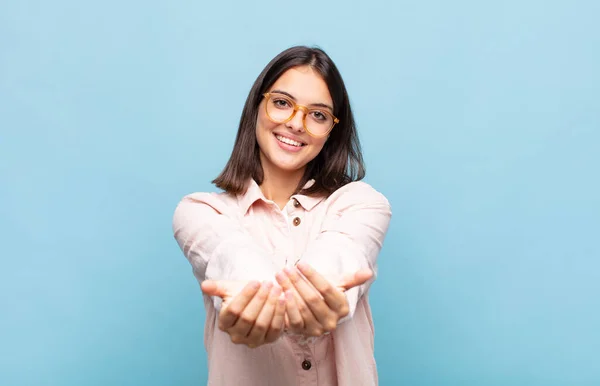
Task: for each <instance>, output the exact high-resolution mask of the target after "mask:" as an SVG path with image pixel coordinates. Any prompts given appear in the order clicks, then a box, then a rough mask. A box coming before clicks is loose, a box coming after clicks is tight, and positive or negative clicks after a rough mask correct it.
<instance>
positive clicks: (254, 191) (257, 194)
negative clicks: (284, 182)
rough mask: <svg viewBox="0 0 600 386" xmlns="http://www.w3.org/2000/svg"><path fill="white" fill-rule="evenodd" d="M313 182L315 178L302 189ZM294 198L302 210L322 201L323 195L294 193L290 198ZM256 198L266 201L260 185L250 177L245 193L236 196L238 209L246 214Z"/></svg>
mask: <svg viewBox="0 0 600 386" xmlns="http://www.w3.org/2000/svg"><path fill="white" fill-rule="evenodd" d="M314 183H315V180H309V181H308V182H307V183H306V184H305V185H304V186H303V187H302V189H308V188H310V187H311V186H312V185H313V184H314ZM292 198H295V199H296V200H298V202H299V203H300V205H302V207H303V208H304V210H307V211H309V210H311V209H312V208H314V207H315V206H316V205H317V204H318V203H319V202H321V201H323V199H324V198H325V197H313V196H305V195H303V194H294V195H293V196H292V197H290V199H292ZM258 200H262V201H265V202H268V201H269V200H267V199H266V198H265V195H264V194H263V192H262V190H260V186H258V184H257V183H256V181H254V179H253V178H250V180H249V181H248V188H247V189H246V193H244V194H241V195H239V196H238V202H239V204H240V209H242V213H244V214H246V213H247V212H248V209H250V207H251V206H252V205H254V203H255V202H256V201H258Z"/></svg>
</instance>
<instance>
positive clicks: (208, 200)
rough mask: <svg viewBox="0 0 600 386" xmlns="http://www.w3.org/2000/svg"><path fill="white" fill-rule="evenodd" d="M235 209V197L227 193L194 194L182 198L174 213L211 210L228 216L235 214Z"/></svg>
mask: <svg viewBox="0 0 600 386" xmlns="http://www.w3.org/2000/svg"><path fill="white" fill-rule="evenodd" d="M237 207H238V200H237V197H235V196H232V195H230V194H228V193H216V192H195V193H190V194H187V195H185V196H183V198H182V199H181V200H180V201H179V203H178V205H177V208H176V209H175V213H178V212H181V211H186V210H195V209H198V208H212V209H213V210H214V211H215V212H217V213H220V214H229V213H233V212H235V209H236V208H237Z"/></svg>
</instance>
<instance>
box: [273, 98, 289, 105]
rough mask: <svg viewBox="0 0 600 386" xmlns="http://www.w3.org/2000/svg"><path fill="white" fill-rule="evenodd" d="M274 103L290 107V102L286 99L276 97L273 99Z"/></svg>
mask: <svg viewBox="0 0 600 386" xmlns="http://www.w3.org/2000/svg"><path fill="white" fill-rule="evenodd" d="M273 103H274V104H275V106H277V107H289V106H290V102H288V101H286V100H285V99H275V100H274V101H273Z"/></svg>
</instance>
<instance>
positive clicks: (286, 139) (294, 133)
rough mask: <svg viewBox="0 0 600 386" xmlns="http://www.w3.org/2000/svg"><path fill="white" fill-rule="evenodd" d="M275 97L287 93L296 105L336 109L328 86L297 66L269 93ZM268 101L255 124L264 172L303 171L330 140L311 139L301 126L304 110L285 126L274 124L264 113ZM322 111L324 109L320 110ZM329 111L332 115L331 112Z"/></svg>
mask: <svg viewBox="0 0 600 386" xmlns="http://www.w3.org/2000/svg"><path fill="white" fill-rule="evenodd" d="M268 92H270V93H272V94H280V93H285V94H288V97H291V99H293V100H294V102H296V103H297V104H300V105H304V106H311V105H326V106H329V107H330V108H332V107H333V101H332V99H331V95H330V94H329V89H328V88H327V84H326V83H325V81H324V80H323V79H322V78H321V76H320V75H319V74H318V73H316V72H315V71H314V70H313V69H312V68H311V67H309V66H302V67H294V68H291V69H289V70H287V71H286V72H284V73H283V74H282V75H281V76H280V77H279V79H277V81H275V83H274V84H273V86H272V87H271V88H270V89H269V90H268ZM265 103H266V98H263V100H262V101H261V103H260V105H259V111H258V119H257V122H256V139H257V141H258V146H259V147H260V160H261V164H262V166H263V170H264V171H265V173H269V171H271V170H273V171H276V170H279V171H286V172H298V171H302V172H303V171H304V168H305V167H306V164H308V163H309V162H310V161H311V160H313V159H314V158H315V157H316V156H317V155H318V154H319V152H320V151H321V149H323V145H325V141H326V140H327V137H323V138H314V137H311V136H310V135H309V134H308V133H307V132H306V130H305V129H304V125H303V123H302V119H303V117H304V111H302V110H298V111H297V112H296V115H294V117H293V118H292V119H291V120H290V121H289V122H286V123H274V122H272V121H271V120H270V119H269V117H268V116H267V114H266V111H265ZM320 108H321V107H320ZM328 110H329V111H330V112H332V113H333V111H331V110H330V109H328Z"/></svg>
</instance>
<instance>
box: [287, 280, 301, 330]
mask: <svg viewBox="0 0 600 386" xmlns="http://www.w3.org/2000/svg"><path fill="white" fill-rule="evenodd" d="M285 303H286V305H285V308H286V311H287V312H286V313H287V316H288V320H289V326H290V329H291V330H292V331H301V330H303V329H304V320H303V319H302V315H301V314H300V309H299V308H298V305H297V304H296V298H295V297H294V291H293V290H287V291H285Z"/></svg>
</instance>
